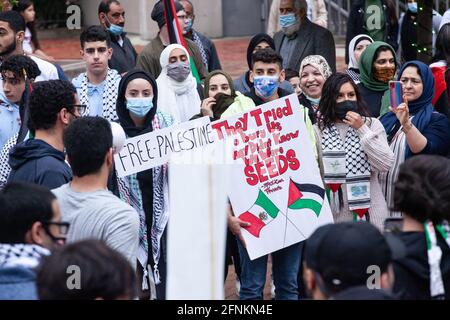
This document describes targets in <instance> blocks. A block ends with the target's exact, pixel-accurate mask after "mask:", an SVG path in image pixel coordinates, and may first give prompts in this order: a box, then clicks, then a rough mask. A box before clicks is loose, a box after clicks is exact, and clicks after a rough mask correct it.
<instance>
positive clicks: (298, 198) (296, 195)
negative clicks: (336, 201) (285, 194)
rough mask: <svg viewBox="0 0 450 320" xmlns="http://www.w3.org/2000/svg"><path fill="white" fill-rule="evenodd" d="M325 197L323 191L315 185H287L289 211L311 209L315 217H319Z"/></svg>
mask: <svg viewBox="0 0 450 320" xmlns="http://www.w3.org/2000/svg"><path fill="white" fill-rule="evenodd" d="M324 197H325V189H324V188H322V187H319V186H318V185H315V184H308V183H306V184H300V183H296V182H294V181H292V179H291V181H290V183H289V202H288V208H289V209H294V210H295V209H311V210H312V211H314V213H315V214H316V216H317V217H318V216H319V215H320V211H321V210H322V204H323V201H324Z"/></svg>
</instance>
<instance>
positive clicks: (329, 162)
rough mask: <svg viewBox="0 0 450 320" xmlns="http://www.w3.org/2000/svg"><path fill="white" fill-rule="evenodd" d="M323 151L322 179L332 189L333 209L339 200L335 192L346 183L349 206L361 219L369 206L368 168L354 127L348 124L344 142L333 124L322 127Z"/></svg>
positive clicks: (334, 209) (369, 170)
mask: <svg viewBox="0 0 450 320" xmlns="http://www.w3.org/2000/svg"><path fill="white" fill-rule="evenodd" d="M322 150H323V157H322V163H323V168H324V181H325V183H326V184H327V186H328V188H329V189H331V191H332V192H330V198H331V199H330V203H331V204H332V207H333V206H334V208H332V209H333V212H339V207H340V206H341V205H342V203H341V202H340V201H339V198H338V197H336V196H337V195H336V192H337V191H339V189H340V188H341V185H342V184H345V186H346V190H347V198H348V206H349V209H350V210H351V211H353V212H354V213H355V214H356V215H357V217H359V218H360V219H361V218H363V217H364V216H365V214H366V213H368V210H369V208H370V173H371V169H370V164H369V162H368V159H367V155H366V153H365V152H364V150H363V149H362V146H361V142H360V139H359V136H358V135H357V133H356V131H355V129H353V128H352V127H349V128H348V131H347V134H346V136H345V141H342V139H341V137H340V134H339V131H338V130H337V128H336V126H335V125H334V124H332V125H331V126H329V127H325V129H324V130H323V137H322ZM337 205H339V207H337Z"/></svg>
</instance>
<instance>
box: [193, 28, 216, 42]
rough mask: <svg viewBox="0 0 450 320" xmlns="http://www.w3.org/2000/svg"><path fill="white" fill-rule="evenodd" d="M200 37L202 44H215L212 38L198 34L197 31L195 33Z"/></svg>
mask: <svg viewBox="0 0 450 320" xmlns="http://www.w3.org/2000/svg"><path fill="white" fill-rule="evenodd" d="M194 32H195V33H196V34H197V35H198V37H199V38H200V40H201V41H202V42H206V43H208V44H213V42H212V40H211V39H210V38H208V37H207V36H205V35H204V34H203V33H200V32H198V31H197V30H195V31H194Z"/></svg>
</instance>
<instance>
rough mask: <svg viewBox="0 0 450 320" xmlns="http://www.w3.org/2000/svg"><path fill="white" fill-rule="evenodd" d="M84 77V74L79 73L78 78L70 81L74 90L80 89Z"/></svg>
mask: <svg viewBox="0 0 450 320" xmlns="http://www.w3.org/2000/svg"><path fill="white" fill-rule="evenodd" d="M85 76H86V73H84V72H83V73H80V74H79V75H78V76H76V77H75V78H73V79H72V84H73V86H74V87H75V89H79V88H81V84H82V83H83V79H84V77H85Z"/></svg>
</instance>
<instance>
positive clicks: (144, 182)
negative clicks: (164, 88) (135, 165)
mask: <svg viewBox="0 0 450 320" xmlns="http://www.w3.org/2000/svg"><path fill="white" fill-rule="evenodd" d="M135 79H145V80H147V81H148V82H150V84H151V85H152V88H153V108H152V109H151V110H150V111H149V113H148V114H147V116H146V118H145V125H144V126H143V127H136V125H135V124H134V122H133V120H132V119H131V117H130V113H129V111H128V109H127V106H126V98H125V92H126V91H127V86H128V84H129V83H130V82H131V81H133V80H135ZM156 101H158V88H157V85H156V81H155V79H154V78H153V76H152V75H151V74H150V73H148V72H146V71H143V70H140V69H133V70H131V71H129V72H128V73H127V74H126V75H125V76H123V78H122V80H120V84H119V93H118V95H117V104H116V111H117V116H118V117H119V123H120V125H121V126H122V128H123V129H124V131H125V133H126V134H127V137H134V136H138V135H141V134H144V133H147V132H151V131H153V126H152V120H153V118H154V117H155V114H156V110H157V104H156ZM137 180H138V182H139V188H140V189H141V195H142V206H143V208H144V213H145V221H146V224H147V225H146V227H147V235H150V234H151V228H152V223H153V169H148V170H145V171H141V172H139V173H138V174H137ZM148 238H149V239H150V236H149V237H148ZM148 259H149V261H150V262H151V261H153V254H152V246H151V245H150V243H149V246H148Z"/></svg>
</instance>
